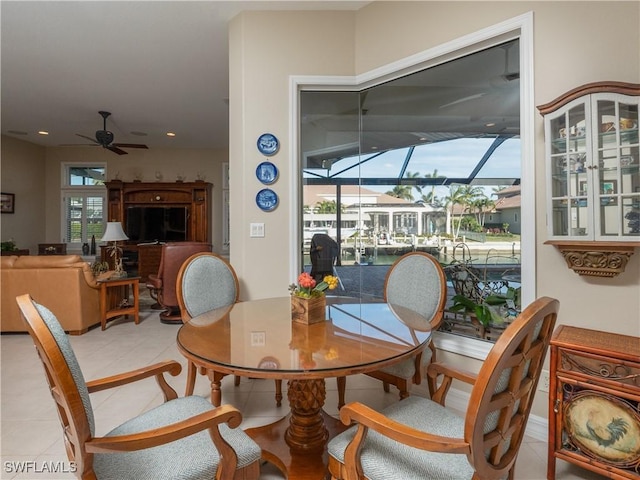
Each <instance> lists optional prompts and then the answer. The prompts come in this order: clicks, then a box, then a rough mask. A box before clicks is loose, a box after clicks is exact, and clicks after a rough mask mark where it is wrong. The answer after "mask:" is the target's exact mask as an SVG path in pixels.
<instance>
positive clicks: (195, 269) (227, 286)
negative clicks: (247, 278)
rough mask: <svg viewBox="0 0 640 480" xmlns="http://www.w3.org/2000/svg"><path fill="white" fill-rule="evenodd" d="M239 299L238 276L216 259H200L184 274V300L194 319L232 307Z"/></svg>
mask: <svg viewBox="0 0 640 480" xmlns="http://www.w3.org/2000/svg"><path fill="white" fill-rule="evenodd" d="M237 295H238V293H237V291H236V280H235V277H234V273H233V272H232V271H231V270H229V267H228V266H227V264H225V263H224V262H223V261H222V260H219V259H218V258H216V257H213V256H202V257H198V258H196V259H195V260H193V261H192V262H191V263H189V265H187V267H186V268H185V270H184V274H183V277H182V298H183V301H184V304H185V307H186V309H187V311H188V312H189V315H190V316H191V317H196V316H198V315H200V314H202V313H204V312H208V311H210V310H214V309H216V308H220V307H225V306H227V305H232V304H233V303H235V301H236V298H237Z"/></svg>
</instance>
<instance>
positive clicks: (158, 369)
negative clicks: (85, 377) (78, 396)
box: [87, 360, 182, 402]
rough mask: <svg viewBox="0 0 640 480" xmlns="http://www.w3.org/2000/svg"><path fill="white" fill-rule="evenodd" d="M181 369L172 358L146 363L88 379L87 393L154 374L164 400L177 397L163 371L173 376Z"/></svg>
mask: <svg viewBox="0 0 640 480" xmlns="http://www.w3.org/2000/svg"><path fill="white" fill-rule="evenodd" d="M181 371H182V365H180V364H179V363H178V362H176V361H174V360H168V361H165V362H159V363H154V364H153V365H148V366H146V367H142V368H138V369H136V370H131V371H129V372H124V373H120V374H117V375H112V376H109V377H104V378H99V379H96V380H91V381H88V382H87V389H88V390H89V393H94V392H99V391H101V390H107V389H109V388H114V387H119V386H121V385H126V384H128V383H133V382H137V381H138V380H142V379H144V378H148V377H153V376H155V377H156V381H157V382H158V385H159V386H160V389H161V390H162V393H163V394H164V400H165V402H166V401H169V400H173V399H175V398H178V394H177V393H176V391H175V390H174V389H173V388H171V386H169V384H168V383H167V381H166V380H165V378H164V373H169V374H170V375H171V376H174V377H175V376H177V375H179V374H180V372H181Z"/></svg>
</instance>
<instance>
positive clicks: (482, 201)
mask: <svg viewBox="0 0 640 480" xmlns="http://www.w3.org/2000/svg"><path fill="white" fill-rule="evenodd" d="M469 206H470V207H471V210H472V211H473V212H474V213H475V216H476V221H477V222H478V224H479V225H480V226H481V227H484V221H485V217H486V214H487V212H488V211H491V210H493V209H494V208H495V206H496V203H495V202H494V201H493V200H491V199H490V198H489V197H487V196H486V195H484V194H482V196H479V197H477V198H475V199H473V200H472V201H471V202H470V205H469Z"/></svg>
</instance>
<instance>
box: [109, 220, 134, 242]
mask: <svg viewBox="0 0 640 480" xmlns="http://www.w3.org/2000/svg"><path fill="white" fill-rule="evenodd" d="M120 240H129V237H127V234H126V233H124V230H122V224H121V223H120V222H107V229H106V230H105V231H104V235H103V236H102V241H103V242H118V241H120Z"/></svg>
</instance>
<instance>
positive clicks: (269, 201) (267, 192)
mask: <svg viewBox="0 0 640 480" xmlns="http://www.w3.org/2000/svg"><path fill="white" fill-rule="evenodd" d="M256 205H258V208H259V209H260V210H263V211H265V212H270V211H272V210H275V208H276V207H277V206H278V195H277V194H276V192H274V191H273V190H271V189H270V188H264V189H262V190H260V191H259V192H258V194H257V195H256Z"/></svg>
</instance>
